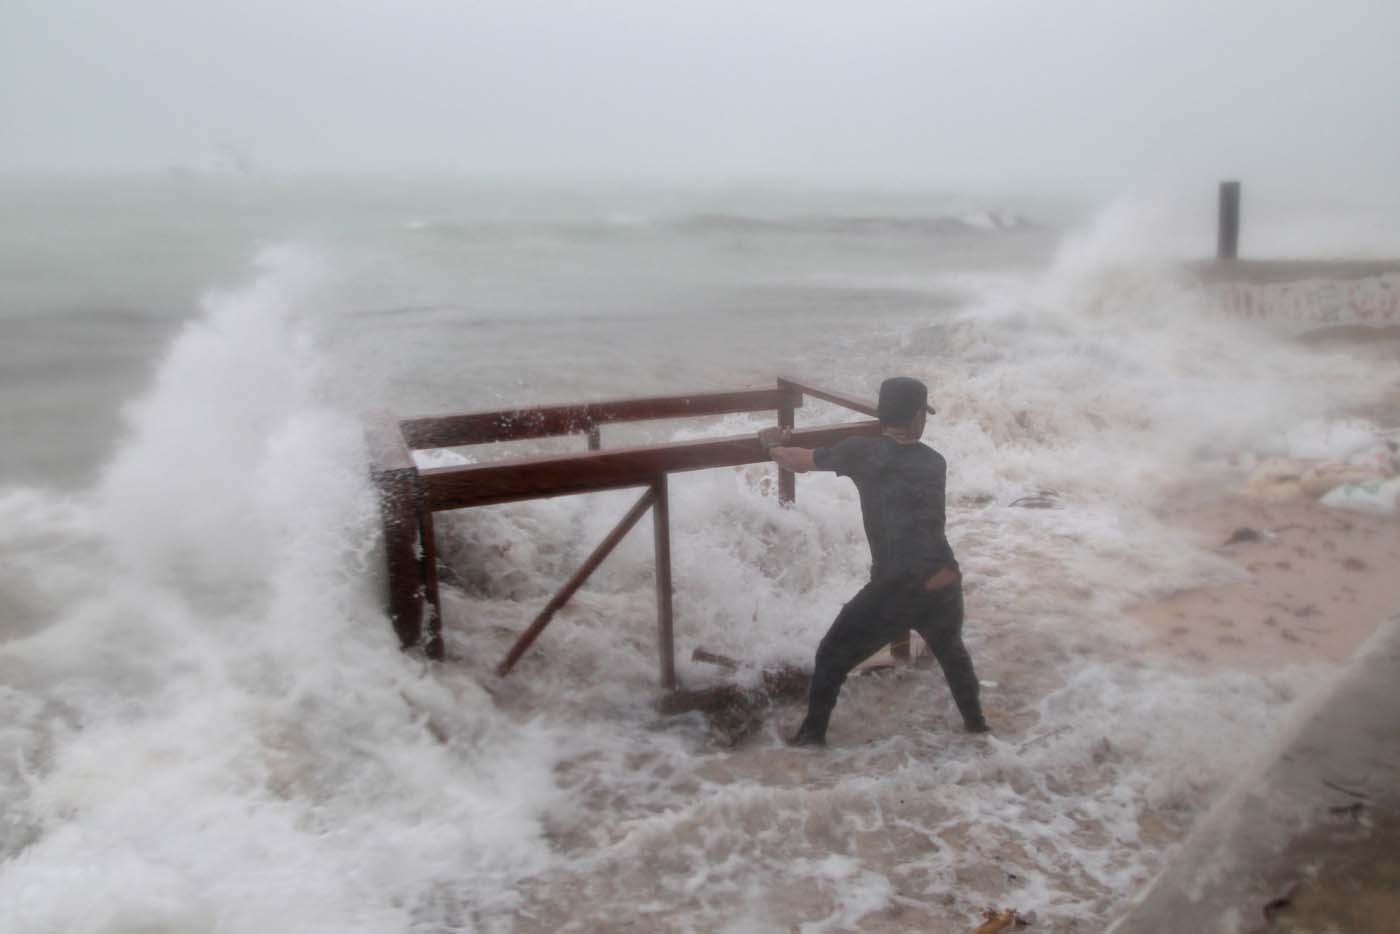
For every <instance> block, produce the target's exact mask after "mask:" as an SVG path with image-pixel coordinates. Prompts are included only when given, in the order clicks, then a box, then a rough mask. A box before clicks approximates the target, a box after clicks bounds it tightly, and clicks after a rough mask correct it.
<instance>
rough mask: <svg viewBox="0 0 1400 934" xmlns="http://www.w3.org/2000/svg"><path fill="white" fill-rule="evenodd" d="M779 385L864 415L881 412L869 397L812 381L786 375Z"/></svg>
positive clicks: (779, 380)
mask: <svg viewBox="0 0 1400 934" xmlns="http://www.w3.org/2000/svg"><path fill="white" fill-rule="evenodd" d="M778 387H779V388H780V389H787V390H789V391H793V392H798V393H802V394H804V395H808V396H812V397H813V398H815V399H822V400H824V401H826V402H830V403H832V404H834V405H839V406H842V407H843V408H847V409H851V410H852V411H855V412H859V413H860V414H862V415H869V416H870V417H872V418H875V417H877V416H878V415H879V414H880V412H879V409H878V408H877V407H876V406H875V403H873V402H871V401H869V400H868V399H858V398H856V397H855V396H848V395H846V394H845V393H844V392H834V391H832V390H830V389H820V388H818V387H816V386H813V385H811V384H810V383H804V382H800V381H798V380H795V379H789V378H788V377H785V376H780V377H778Z"/></svg>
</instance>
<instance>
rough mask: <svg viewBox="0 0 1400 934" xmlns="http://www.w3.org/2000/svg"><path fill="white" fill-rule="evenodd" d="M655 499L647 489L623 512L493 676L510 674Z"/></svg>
mask: <svg viewBox="0 0 1400 934" xmlns="http://www.w3.org/2000/svg"><path fill="white" fill-rule="evenodd" d="M656 497H657V488H656V486H654V485H653V486H649V487H647V490H646V492H645V493H643V494H642V498H641V499H639V500H637V503H636V505H634V506H633V507H632V508H631V509H629V510H628V511H627V515H625V516H623V517H622V521H621V522H619V523H618V524H617V527H616V528H614V529H613V530H612V531H611V532H609V533H608V536H607V538H605V539H603V540H602V542H600V543H599V544H598V547H597V548H595V549H593V553H592V554H591V555H589V556H588V560H586V561H584V562H583V566H582V567H580V568H579V569H578V570H577V571H575V572H574V575H573V577H570V578H569V580H568V582H567V583H565V584H564V586H563V587H561V588H560V589H559V592H558V593H557V594H555V595H554V596H553V597H552V598H551V599H550V601H549V603H547V604H546V605H545V608H544V609H543V610H541V611H540V614H539V615H538V616H536V617H535V621H534V622H532V623H531V624H530V628H528V629H526V630H525V632H524V633H522V634H521V636H520V638H519V639H517V640H515V645H513V646H511V648H510V651H509V652H508V653H507V654H506V657H505V658H504V659H503V660H502V661H501V663H500V664H499V665H497V666H496V674H497V675H499V676H500V677H502V678H504V677H505V676H506V675H508V674H510V670H511V669H512V668H514V667H515V663H516V662H518V661H520V656H522V655H524V654H525V653H526V651H528V650H529V648H530V646H531V645H533V644H534V642H535V640H536V639H538V638H539V636H540V633H542V632H544V629H545V627H546V626H548V625H549V623H550V620H552V619H553V618H554V614H555V613H557V612H559V610H560V608H561V607H563V606H564V604H566V603H568V602H569V598H570V597H572V596H573V595H574V594H575V593H576V592H577V591H578V589H579V588H580V587H582V586H583V582H584V581H586V580H588V578H589V576H590V575H592V573H593V572H594V571H596V570H598V565H600V564H602V563H603V560H604V559H605V558H607V556H608V555H610V554H611V553H612V550H613V549H614V548H616V547H617V545H618V543H619V542H621V541H622V539H623V538H624V537H626V535H627V533H628V532H630V531H632V527H633V526H634V525H636V524H637V522H638V520H640V519H641V518H642V516H644V515H645V514H646V511H647V510H648V509H650V508H651V507H652V505H654V504H655V503H656Z"/></svg>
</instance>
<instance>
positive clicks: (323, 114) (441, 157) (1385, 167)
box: [0, 0, 1400, 196]
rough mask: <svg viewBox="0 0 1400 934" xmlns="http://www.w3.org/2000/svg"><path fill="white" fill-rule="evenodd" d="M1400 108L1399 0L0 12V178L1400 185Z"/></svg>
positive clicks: (325, 5)
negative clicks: (181, 169)
mask: <svg viewBox="0 0 1400 934" xmlns="http://www.w3.org/2000/svg"><path fill="white" fill-rule="evenodd" d="M1397 101H1400V2H1397V0H1374V2H1365V0H1338V2H1335V3H1326V4H1324V3H1321V2H1314V3H1295V2H1287V0H1253V2H1246V0H1234V2H1231V0H1213V2H1146V0H1141V2H1140V0H1116V2H1098V3H1091V2H1074V0H1044V2H1036V0H1021V2H999V0H962V2H951V0H949V2H943V0H921V2H909V3H895V2H890V0H863V2H847V3H836V2H829V0H773V2H768V3H763V2H759V0H751V2H731V0H708V2H703V3H702V2H689V0H587V2H574V3H565V2H558V3H540V2H530V0H514V2H502V0H484V2H472V0H398V2H389V0H383V2H365V0H168V2H165V0H83V2H69V0H0V128H2V130H3V131H2V132H0V139H3V145H0V170H35V169H40V170H43V169H48V170H59V171H81V172H89V171H125V170H133V169H134V170H161V169H163V168H164V167H166V166H168V165H171V164H177V163H183V164H191V165H202V164H208V163H209V162H210V161H211V160H212V159H213V157H214V154H215V153H216V151H217V149H218V147H219V146H220V145H221V144H223V143H225V142H229V143H232V144H234V145H235V146H237V147H238V148H239V149H241V150H243V151H245V152H246V153H248V154H249V155H250V156H251V158H252V159H253V160H254V161H255V162H256V163H257V165H258V166H259V167H260V169H261V170H263V171H270V172H279V173H280V172H302V171H317V170H339V171H348V172H360V171H376V172H377V171H385V172H394V173H415V172H444V171H446V172H461V173H470V174H491V175H500V174H508V175H524V176H550V177H562V178H570V177H584V178H588V177H594V178H596V177H603V178H634V177H645V178H655V179H687V178H693V179H706V180H715V179H718V180H734V179H746V180H791V181H802V182H833V183H860V184H877V185H878V184H887V185H907V184H914V185H920V186H924V187H930V186H932V187H938V186H957V185H974V186H998V185H1016V186H1020V187H1035V186H1043V187H1047V188H1058V189H1070V190H1086V191H1100V190H1109V189H1123V188H1127V187H1133V186H1140V187H1151V188H1161V187H1163V186H1168V185H1175V184H1182V183H1185V184H1192V185H1196V184H1201V183H1206V182H1210V181H1213V180H1214V179H1217V178H1220V177H1223V176H1227V175H1238V176H1241V177H1243V178H1245V179H1247V180H1248V181H1250V182H1261V181H1262V182H1265V183H1267V184H1271V185H1277V186H1294V187H1296V188H1297V190H1298V191H1299V192H1300V194H1303V195H1305V196H1306V195H1311V194H1312V193H1316V194H1317V195H1319V196H1327V195H1341V196H1346V195H1356V194H1358V193H1360V192H1363V191H1365V189H1367V188H1368V187H1373V186H1374V187H1378V188H1381V189H1383V190H1384V192H1386V193H1389V194H1391V195H1400V171H1397V167H1400V104H1397Z"/></svg>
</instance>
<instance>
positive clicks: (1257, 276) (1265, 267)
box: [1186, 259, 1400, 285]
mask: <svg viewBox="0 0 1400 934" xmlns="http://www.w3.org/2000/svg"><path fill="white" fill-rule="evenodd" d="M1186 268H1187V269H1189V270H1191V272H1192V273H1193V274H1195V276H1196V277H1197V278H1199V279H1200V280H1201V282H1203V283H1205V284H1207V285H1214V284H1215V283H1220V282H1243V283H1247V284H1250V285H1272V284H1275V283H1279V282H1300V281H1302V280H1304V279H1337V280H1347V279H1369V278H1372V277H1376V276H1391V275H1396V274H1400V260H1394V259H1208V260H1198V261H1195V262H1190V263H1187V264H1186Z"/></svg>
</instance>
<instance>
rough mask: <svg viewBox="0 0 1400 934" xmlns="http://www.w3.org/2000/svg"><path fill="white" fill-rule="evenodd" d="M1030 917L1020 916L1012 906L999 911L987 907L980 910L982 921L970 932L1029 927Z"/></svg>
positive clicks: (989, 933)
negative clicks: (982, 910) (984, 909)
mask: <svg viewBox="0 0 1400 934" xmlns="http://www.w3.org/2000/svg"><path fill="white" fill-rule="evenodd" d="M1032 917H1033V916H1025V917H1022V916H1021V915H1019V914H1017V913H1016V909H1014V908H1005V909H1002V910H1001V911H997V910H996V909H994V908H988V909H987V910H986V911H984V912H982V923H981V924H979V925H978V926H977V929H976V930H975V931H973V932H972V934H999V932H1001V931H1006V930H1009V929H1011V928H1013V927H1016V928H1023V927H1029V926H1030V924H1031V918H1032Z"/></svg>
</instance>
